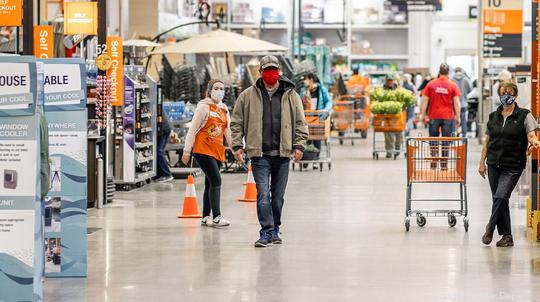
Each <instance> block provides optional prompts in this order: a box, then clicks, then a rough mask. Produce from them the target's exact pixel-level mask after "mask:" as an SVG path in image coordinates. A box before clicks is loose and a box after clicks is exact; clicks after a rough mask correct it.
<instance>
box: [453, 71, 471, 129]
mask: <svg viewBox="0 0 540 302" xmlns="http://www.w3.org/2000/svg"><path fill="white" fill-rule="evenodd" d="M452 82H454V83H456V85H457V86H458V88H459V91H460V93H461V95H460V97H459V99H460V102H461V114H460V119H461V136H462V137H467V131H468V127H467V120H468V117H467V114H468V113H467V109H468V108H469V103H468V100H467V96H468V95H469V93H471V91H472V86H471V80H470V79H469V77H468V76H467V74H466V73H465V71H464V70H463V68H461V67H457V68H456V70H455V72H454V76H453V77H452Z"/></svg>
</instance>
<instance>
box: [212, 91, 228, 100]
mask: <svg viewBox="0 0 540 302" xmlns="http://www.w3.org/2000/svg"><path fill="white" fill-rule="evenodd" d="M224 96H225V90H212V91H210V97H211V98H212V100H214V101H217V102H221V101H222V100H223V97H224Z"/></svg>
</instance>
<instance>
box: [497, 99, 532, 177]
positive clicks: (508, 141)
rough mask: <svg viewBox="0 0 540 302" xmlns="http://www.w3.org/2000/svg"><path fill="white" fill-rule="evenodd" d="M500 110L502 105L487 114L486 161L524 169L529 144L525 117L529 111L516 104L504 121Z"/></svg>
mask: <svg viewBox="0 0 540 302" xmlns="http://www.w3.org/2000/svg"><path fill="white" fill-rule="evenodd" d="M501 112H502V106H500V107H499V108H498V109H497V110H496V111H494V112H492V113H491V114H490V115H489V121H488V123H487V130H488V134H489V143H488V146H487V163H488V164H489V165H494V166H498V167H501V168H508V169H525V166H526V164H527V147H528V145H529V143H528V140H527V129H526V128H525V119H526V118H527V115H528V114H529V113H530V111H529V110H527V109H522V108H519V107H518V106H517V105H516V108H515V109H514V112H513V113H512V114H511V115H510V116H508V117H507V118H506V123H504V118H503V116H502V113H501ZM503 123H504V126H503Z"/></svg>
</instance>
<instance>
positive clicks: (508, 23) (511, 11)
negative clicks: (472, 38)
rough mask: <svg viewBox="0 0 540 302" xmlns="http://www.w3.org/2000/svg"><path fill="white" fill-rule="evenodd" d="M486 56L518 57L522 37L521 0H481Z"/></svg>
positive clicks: (484, 53) (520, 54)
mask: <svg viewBox="0 0 540 302" xmlns="http://www.w3.org/2000/svg"><path fill="white" fill-rule="evenodd" d="M482 1H483V24H482V34H483V38H484V47H483V56H484V57H486V58H520V57H521V56H522V53H521V49H522V39H523V0H482Z"/></svg>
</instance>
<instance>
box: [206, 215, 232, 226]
mask: <svg viewBox="0 0 540 302" xmlns="http://www.w3.org/2000/svg"><path fill="white" fill-rule="evenodd" d="M201 225H202V226H207V227H214V228H224V227H228V226H230V225H231V222H230V221H228V220H227V219H225V218H223V217H221V216H218V217H216V218H214V219H212V217H210V216H206V217H204V218H203V219H202V220H201Z"/></svg>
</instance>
